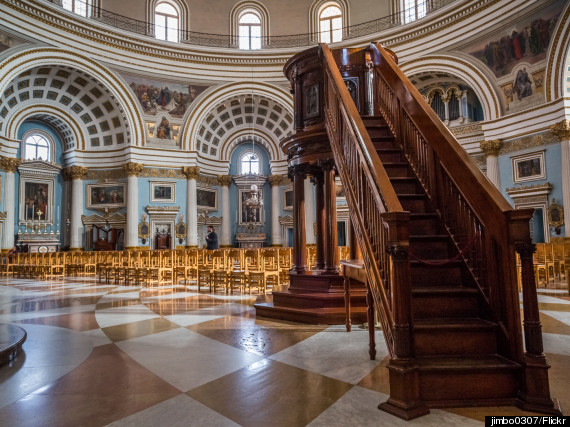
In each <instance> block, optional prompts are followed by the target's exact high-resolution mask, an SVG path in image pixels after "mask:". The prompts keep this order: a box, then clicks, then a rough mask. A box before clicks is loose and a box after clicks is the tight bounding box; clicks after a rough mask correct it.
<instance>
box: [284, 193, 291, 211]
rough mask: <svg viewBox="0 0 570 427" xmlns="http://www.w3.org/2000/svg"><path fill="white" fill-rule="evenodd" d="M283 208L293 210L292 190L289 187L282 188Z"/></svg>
mask: <svg viewBox="0 0 570 427" xmlns="http://www.w3.org/2000/svg"><path fill="white" fill-rule="evenodd" d="M283 210H285V211H292V210H293V190H292V189H289V188H285V189H283Z"/></svg>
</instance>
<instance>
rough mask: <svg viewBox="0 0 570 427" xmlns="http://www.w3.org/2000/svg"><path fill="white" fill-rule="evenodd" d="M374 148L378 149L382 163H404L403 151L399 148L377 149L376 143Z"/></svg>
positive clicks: (380, 147)
mask: <svg viewBox="0 0 570 427" xmlns="http://www.w3.org/2000/svg"><path fill="white" fill-rule="evenodd" d="M374 148H376V153H378V156H379V157H380V160H381V161H382V162H388V163H393V162H401V161H402V157H403V155H402V150H400V149H399V148H385V147H383V146H379V147H377V146H376V143H374Z"/></svg>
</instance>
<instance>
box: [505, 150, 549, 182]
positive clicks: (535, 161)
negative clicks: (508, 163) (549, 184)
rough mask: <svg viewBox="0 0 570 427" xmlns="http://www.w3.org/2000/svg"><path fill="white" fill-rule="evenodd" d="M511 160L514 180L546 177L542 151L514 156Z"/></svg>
mask: <svg viewBox="0 0 570 427" xmlns="http://www.w3.org/2000/svg"><path fill="white" fill-rule="evenodd" d="M512 161H513V181H514V182H525V181H535V180H539V179H546V171H545V170H544V151H540V152H536V153H531V154H524V155H520V156H516V157H513V158H512Z"/></svg>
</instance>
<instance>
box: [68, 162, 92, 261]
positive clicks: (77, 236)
mask: <svg viewBox="0 0 570 427" xmlns="http://www.w3.org/2000/svg"><path fill="white" fill-rule="evenodd" d="M87 172H88V169H87V168H85V167H83V166H70V167H68V168H66V169H65V170H64V175H65V177H66V179H68V180H71V215H70V224H69V236H70V237H69V249H70V250H72V251H80V250H82V249H83V239H82V236H83V233H82V230H83V226H82V224H81V214H82V213H83V206H84V203H85V191H83V180H84V179H85V178H87Z"/></svg>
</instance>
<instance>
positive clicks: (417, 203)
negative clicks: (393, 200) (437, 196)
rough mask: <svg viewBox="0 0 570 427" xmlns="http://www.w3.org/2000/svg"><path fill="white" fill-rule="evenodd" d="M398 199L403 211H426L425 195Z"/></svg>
mask: <svg viewBox="0 0 570 427" xmlns="http://www.w3.org/2000/svg"><path fill="white" fill-rule="evenodd" d="M399 200H400V204H401V205H402V208H403V209H404V210H405V211H410V212H413V213H425V212H427V207H426V198H425V196H422V197H421V198H408V197H399Z"/></svg>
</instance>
